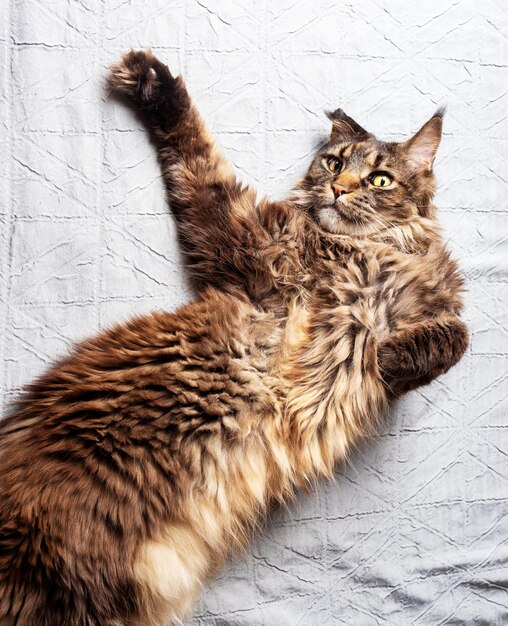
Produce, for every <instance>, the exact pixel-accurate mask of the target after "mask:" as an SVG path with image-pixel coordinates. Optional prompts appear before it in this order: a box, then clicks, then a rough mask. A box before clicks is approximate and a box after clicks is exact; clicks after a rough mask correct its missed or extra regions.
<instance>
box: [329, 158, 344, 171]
mask: <svg viewBox="0 0 508 626" xmlns="http://www.w3.org/2000/svg"><path fill="white" fill-rule="evenodd" d="M326 167H327V168H328V169H329V170H330V172H338V171H339V170H340V167H341V163H340V161H339V159H337V158H336V157H328V158H327V159H326Z"/></svg>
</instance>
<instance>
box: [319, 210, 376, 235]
mask: <svg viewBox="0 0 508 626" xmlns="http://www.w3.org/2000/svg"><path fill="white" fill-rule="evenodd" d="M316 219H317V222H318V224H319V225H320V226H321V228H322V229H323V230H326V231H328V232H330V233H334V234H337V235H360V234H364V231H365V228H364V227H363V225H362V224H360V223H358V222H357V221H353V219H351V218H350V217H349V216H348V214H347V213H346V212H345V211H341V210H340V209H339V208H337V207H335V206H325V207H321V208H320V209H317V211H316Z"/></svg>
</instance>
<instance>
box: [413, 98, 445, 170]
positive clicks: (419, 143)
mask: <svg viewBox="0 0 508 626" xmlns="http://www.w3.org/2000/svg"><path fill="white" fill-rule="evenodd" d="M444 114H445V107H439V109H438V110H437V111H436V112H435V113H434V115H433V116H432V117H431V118H430V120H429V121H428V122H426V123H425V124H424V125H423V126H422V127H421V128H420V130H419V131H418V132H417V133H416V135H414V136H413V137H412V138H411V139H409V141H406V143H405V144H403V145H404V146H405V149H406V153H407V158H408V160H409V162H410V163H411V165H412V166H413V167H414V168H415V170H417V171H427V172H430V171H431V170H432V165H433V163H434V159H435V158H436V152H437V149H438V148H439V144H440V142H441V134H442V131H443V117H444Z"/></svg>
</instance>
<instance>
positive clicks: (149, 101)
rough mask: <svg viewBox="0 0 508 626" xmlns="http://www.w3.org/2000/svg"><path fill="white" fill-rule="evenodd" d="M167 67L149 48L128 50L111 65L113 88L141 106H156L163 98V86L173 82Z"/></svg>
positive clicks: (110, 78)
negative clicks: (119, 59)
mask: <svg viewBox="0 0 508 626" xmlns="http://www.w3.org/2000/svg"><path fill="white" fill-rule="evenodd" d="M173 81H174V79H173V77H172V76H171V73H170V71H169V69H168V68H167V67H166V66H165V65H164V64H163V63H161V62H160V61H159V60H158V59H157V57H155V55H154V54H153V53H152V52H151V51H150V50H130V51H129V52H126V53H125V54H124V55H123V57H122V60H121V61H120V62H119V63H116V64H115V65H113V66H112V67H111V73H110V75H109V83H110V85H111V86H112V87H113V89H114V90H115V91H116V92H118V93H121V94H124V95H126V96H128V97H129V98H130V99H131V100H134V101H135V102H138V103H139V104H141V105H143V106H148V107H150V106H156V105H157V104H158V103H159V101H160V100H161V99H163V98H164V94H163V91H164V87H167V85H168V83H170V82H173Z"/></svg>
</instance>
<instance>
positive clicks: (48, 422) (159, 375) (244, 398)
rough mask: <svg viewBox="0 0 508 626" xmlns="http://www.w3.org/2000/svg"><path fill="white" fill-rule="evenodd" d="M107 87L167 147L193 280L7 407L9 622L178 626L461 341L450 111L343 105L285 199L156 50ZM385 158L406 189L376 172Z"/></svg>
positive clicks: (3, 500) (78, 351)
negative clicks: (410, 114)
mask: <svg viewBox="0 0 508 626" xmlns="http://www.w3.org/2000/svg"><path fill="white" fill-rule="evenodd" d="M111 84H112V86H113V87H114V89H115V90H117V91H118V92H120V93H123V94H125V95H127V96H128V97H129V98H130V99H131V100H132V102H133V103H134V104H135V105H136V106H137V107H138V108H139V109H140V110H141V111H142V113H143V115H144V119H145V120H146V124H147V126H148V128H149V129H150V131H151V132H152V135H153V137H154V139H155V140H156V142H157V145H158V152H159V158H160V162H161V167H162V172H163V176H164V180H165V182H166V187H167V191H168V196H169V201H170V204H171V207H172V210H173V212H174V214H175V217H176V220H177V224H178V228H179V233H180V238H181V243H182V246H183V248H184V251H185V253H186V258H187V262H188V266H189V269H190V271H191V272H192V274H193V276H194V278H195V280H196V284H197V286H198V288H199V290H200V291H199V296H198V297H197V299H196V300H195V301H194V302H191V303H190V304H188V305H186V306H184V307H182V308H180V309H179V310H178V311H177V312H176V313H166V312H160V313H153V314H151V315H148V316H144V317H139V318H135V319H133V320H132V321H130V322H129V323H126V324H123V325H120V326H117V327H115V328H112V329H110V330H107V331H105V332H103V333H102V334H100V335H99V336H97V337H96V338H93V339H90V340H88V341H86V342H84V343H82V344H80V345H78V346H77V347H76V348H75V349H74V351H73V353H72V354H71V355H70V356H69V357H68V358H66V359H65V360H63V361H62V362H60V363H58V364H57V365H56V366H55V367H54V368H53V369H52V370H51V371H49V372H48V373H46V374H45V375H44V376H43V377H42V378H40V379H39V380H38V381H36V382H35V383H33V384H32V385H31V386H30V387H29V388H28V389H27V391H26V393H25V395H24V396H23V397H22V398H21V399H20V401H19V403H18V406H16V407H15V408H14V409H13V411H12V413H11V414H10V415H9V416H8V417H7V418H6V419H5V420H3V421H2V422H1V423H0V494H1V495H0V626H13V625H17V626H28V625H30V626H64V625H65V626H99V625H100V626H120V625H122V626H123V625H131V626H133V625H138V626H141V625H143V626H145V625H153V626H163V625H164V624H167V623H168V622H169V623H172V624H178V623H180V620H181V619H183V617H184V616H185V615H186V614H187V613H188V612H189V610H190V608H191V606H192V602H193V600H194V599H195V597H196V596H197V594H198V593H199V591H200V589H201V586H202V584H203V582H204V581H205V580H206V579H207V578H208V577H209V576H211V575H212V574H213V572H214V571H215V570H216V568H217V567H218V566H219V565H220V564H221V563H223V562H224V560H225V559H226V558H227V557H228V555H229V554H230V553H231V551H232V550H238V549H241V548H242V547H244V546H245V545H246V542H247V541H248V538H249V536H250V534H251V532H252V531H253V530H254V528H255V527H256V526H257V525H259V524H260V523H261V522H262V520H263V519H264V516H265V514H266V512H267V510H268V507H269V506H270V504H271V503H273V502H274V501H279V502H282V501H285V500H287V499H288V498H291V497H292V495H293V493H294V491H295V489H296V488H305V487H306V486H307V485H308V484H309V482H310V481H314V480H316V479H319V478H320V477H326V476H330V475H331V474H332V472H333V468H334V466H335V465H336V463H337V462H338V461H340V460H341V459H344V458H346V457H347V455H348V453H349V452H350V450H351V448H352V447H353V446H354V445H355V443H356V442H357V441H358V440H359V439H360V438H361V437H364V436H366V435H368V434H370V433H373V432H375V427H376V424H377V422H378V421H379V419H380V418H381V417H382V415H383V414H384V412H385V411H386V409H387V407H388V406H389V403H390V401H391V400H392V399H393V398H395V397H397V396H399V395H400V394H401V393H404V392H405V391H407V390H408V389H412V388H414V387H417V386H418V385H421V384H425V383H428V382H430V381H431V380H432V379H433V378H435V377H436V376H437V375H439V374H441V373H443V372H445V371H446V370H447V369H449V367H451V366H452V365H453V364H454V363H456V362H457V361H458V360H459V359H460V357H461V356H462V354H463V353H464V351H465V349H466V346H467V331H466V328H465V326H464V324H463V322H461V321H460V319H459V317H458V315H459V314H460V311H461V308H462V299H461V289H462V279H461V277H460V275H459V273H458V271H457V266H456V264H455V262H454V261H453V260H452V259H451V258H450V256H449V255H448V253H447V252H446V249H445V247H444V244H443V241H442V239H441V235H440V232H439V228H438V225H437V223H436V219H435V210H434V207H433V205H432V204H431V200H432V195H433V190H434V178H433V175H432V172H431V165H432V159H433V155H434V153H435V149H437V143H438V142H439V136H438V135H440V127H441V117H440V115H438V116H435V117H434V118H432V120H434V121H432V120H431V121H430V125H429V123H428V125H426V126H425V127H423V129H422V130H421V131H420V133H419V134H417V135H416V136H415V137H414V138H413V139H411V140H410V141H409V142H407V143H406V144H383V143H382V142H379V141H377V140H376V139H375V138H374V137H373V136H372V135H370V134H368V133H366V131H365V130H364V129H363V128H362V127H361V126H359V125H358V124H356V122H354V121H353V120H351V118H349V117H347V116H346V115H345V114H343V113H342V112H341V111H336V112H334V113H333V114H331V117H332V122H333V126H332V133H331V136H330V140H329V142H328V143H327V145H326V146H324V147H323V149H322V150H321V151H320V152H319V153H318V154H317V155H316V159H315V160H314V162H313V163H312V165H311V167H310V169H309V172H308V174H307V175H306V177H305V178H304V179H303V180H302V181H301V183H300V184H299V185H298V187H297V188H296V189H295V190H294V192H293V194H292V196H291V197H290V199H288V200H287V201H284V202H276V203H273V202H269V201H268V200H261V201H259V202H258V201H256V194H255V192H254V191H253V190H252V189H250V188H245V187H243V186H242V185H241V184H240V183H238V182H237V180H236V179H235V177H234V174H233V172H232V170H231V168H230V167H229V165H228V164H227V163H226V162H225V161H224V159H223V157H222V156H221V155H220V153H219V152H218V150H217V148H216V147H215V145H214V143H213V141H212V139H211V137H210V135H209V134H208V132H207V130H206V128H205V126H204V124H203V122H202V121H201V118H200V116H199V114H198V112H197V110H196V109H195V107H194V105H193V103H192V101H191V99H190V97H189V95H188V93H187V91H186V89H185V86H184V83H183V81H182V79H181V78H174V77H173V76H172V75H171V74H170V72H169V70H168V69H167V68H166V67H165V66H164V65H163V64H162V63H161V62H160V61H158V60H157V59H156V58H155V57H154V56H153V55H152V54H151V53H150V52H131V53H128V54H127V55H125V56H124V58H123V60H122V61H121V62H120V63H119V64H118V65H116V66H115V67H114V68H113V71H112V75H111ZM436 120H438V121H436ZM330 154H332V155H335V156H336V157H337V158H340V159H342V160H343V162H342V169H341V172H340V173H337V175H336V176H335V175H334V176H332V175H331V174H330V172H326V170H325V168H324V167H323V159H326V158H329V155H330ZM381 166H382V167H384V168H390V171H391V172H394V173H395V176H396V180H397V185H396V187H395V188H394V189H391V190H387V191H378V190H374V189H371V188H370V187H368V186H367V185H366V183H365V182H364V180H365V171H367V170H368V171H370V170H372V168H373V167H376V168H379V167H381ZM369 168H370V170H369ZM362 172H363V173H362ZM344 174H347V176H346V178H347V180H346V178H344ZM340 176H342V178H341V179H340V180H339V177H340ZM333 185H341V186H342V187H344V186H346V185H350V186H351V189H350V188H349V187H348V195H351V196H352V197H351V198H350V199H348V200H347V203H345V202H343V203H342V204H343V205H344V206H341V207H338V204H337V203H335V204H334V203H333V202H331V200H330V193H331V189H332V186H333ZM355 185H356V186H357V187H358V188H357V189H354V188H355ZM353 191H354V193H353ZM354 194H357V195H356V196H355V195H354ZM382 194H384V195H382ZM332 195H333V194H332ZM348 203H349V204H348Z"/></svg>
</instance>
